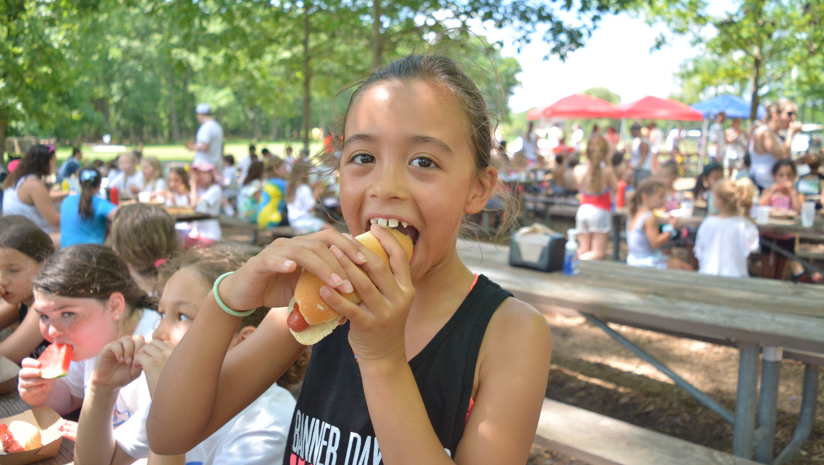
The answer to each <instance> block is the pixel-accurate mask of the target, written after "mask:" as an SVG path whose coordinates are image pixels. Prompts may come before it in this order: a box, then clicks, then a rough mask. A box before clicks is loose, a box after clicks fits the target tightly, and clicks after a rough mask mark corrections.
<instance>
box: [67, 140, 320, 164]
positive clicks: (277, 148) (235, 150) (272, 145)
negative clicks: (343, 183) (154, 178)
mask: <svg viewBox="0 0 824 465" xmlns="http://www.w3.org/2000/svg"><path fill="white" fill-rule="evenodd" d="M249 143H250V141H249V140H248V139H247V140H225V141H224V153H225V154H227V155H234V156H235V161H240V160H241V159H243V158H246V157H247V156H248V154H249ZM254 144H255V146H256V147H257V153H258V155H260V152H261V150H263V149H264V148H268V149H269V151H271V152H272V153H274V154H275V155H276V156H283V153H284V149H285V148H286V146H287V145H291V146H292V148H293V149H294V155H295V156H297V155H298V153H299V152H300V148H301V147H302V146H303V145H302V144H301V142H300V141H295V140H280V141H260V142H254ZM125 147H126V148H125V149H124V150H123V151H122V152H95V151H94V147H92V146H88V145H84V146H83V148H82V149H83V158H84V161H85V162H86V163H90V162H91V161H92V160H102V161H109V160H111V159H114V158H115V157H117V156H118V155H120V154H121V153H123V152H126V151H131V150H135V149H137V146H136V145H128V146H125ZM322 147H323V144H322V143H321V142H318V141H314V142H313V143H312V144H311V145H310V153H312V154H314V153H316V152H318V151H319V150H321V148H322ZM69 156H71V149H70V148H68V147H65V148H59V149H57V160H58V164H59V163H63V161H64V160H66V159H67V158H68V157H69ZM143 156H144V157H157V158H158V159H159V160H160V161H161V162H164V163H168V162H191V161H192V158H193V157H194V152H192V151H190V150H187V149H186V146H185V145H184V144H174V145H146V146H144V147H143Z"/></svg>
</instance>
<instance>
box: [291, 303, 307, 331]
mask: <svg viewBox="0 0 824 465" xmlns="http://www.w3.org/2000/svg"><path fill="white" fill-rule="evenodd" d="M286 324H287V325H288V326H289V329H291V330H292V331H294V332H296V333H299V332H301V331H306V330H307V329H309V323H307V322H306V320H305V319H304V318H303V315H301V314H300V308H298V303H297V302H295V309H294V310H293V311H292V313H290V314H289V318H287V320H286Z"/></svg>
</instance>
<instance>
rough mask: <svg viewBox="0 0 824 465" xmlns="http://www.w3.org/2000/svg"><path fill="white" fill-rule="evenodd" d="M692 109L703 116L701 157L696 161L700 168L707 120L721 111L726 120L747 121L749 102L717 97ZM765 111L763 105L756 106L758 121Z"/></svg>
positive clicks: (735, 96) (729, 96)
mask: <svg viewBox="0 0 824 465" xmlns="http://www.w3.org/2000/svg"><path fill="white" fill-rule="evenodd" d="M692 108H693V109H695V110H698V111H700V112H701V114H703V115H704V127H703V128H702V130H701V138H702V140H703V143H702V144H701V145H702V147H703V148H702V150H701V156H700V158H699V161H698V165H699V167H700V168H703V166H704V155H705V154H706V151H707V126H709V120H710V119H712V118H715V116H716V115H717V114H718V113H721V112H722V111H723V112H724V113H725V114H726V115H727V118H741V119H747V118H749V117H750V102H749V100H745V99H743V98H741V97H738V96H737V95H719V96H718V97H715V98H711V99H709V100H706V101H704V102H701V103H696V104H695V105H692ZM766 113H767V110H766V109H765V108H764V105H758V109H757V110H756V116H757V117H758V119H761V118H763V117H764V115H765V114H766Z"/></svg>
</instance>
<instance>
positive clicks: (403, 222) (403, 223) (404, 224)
mask: <svg viewBox="0 0 824 465" xmlns="http://www.w3.org/2000/svg"><path fill="white" fill-rule="evenodd" d="M401 226H403V227H404V228H405V227H407V226H409V223H407V222H406V221H401Z"/></svg>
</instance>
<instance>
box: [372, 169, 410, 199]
mask: <svg viewBox="0 0 824 465" xmlns="http://www.w3.org/2000/svg"><path fill="white" fill-rule="evenodd" d="M395 165H396V164H389V163H385V164H384V166H383V167H382V169H379V170H376V172H375V173H374V176H373V178H372V179H371V180H370V183H369V195H370V196H372V197H375V198H378V199H380V200H384V201H387V200H399V199H403V198H405V197H406V196H407V186H406V177H405V176H404V173H403V170H402V169H399V168H398V167H397V166H395Z"/></svg>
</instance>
